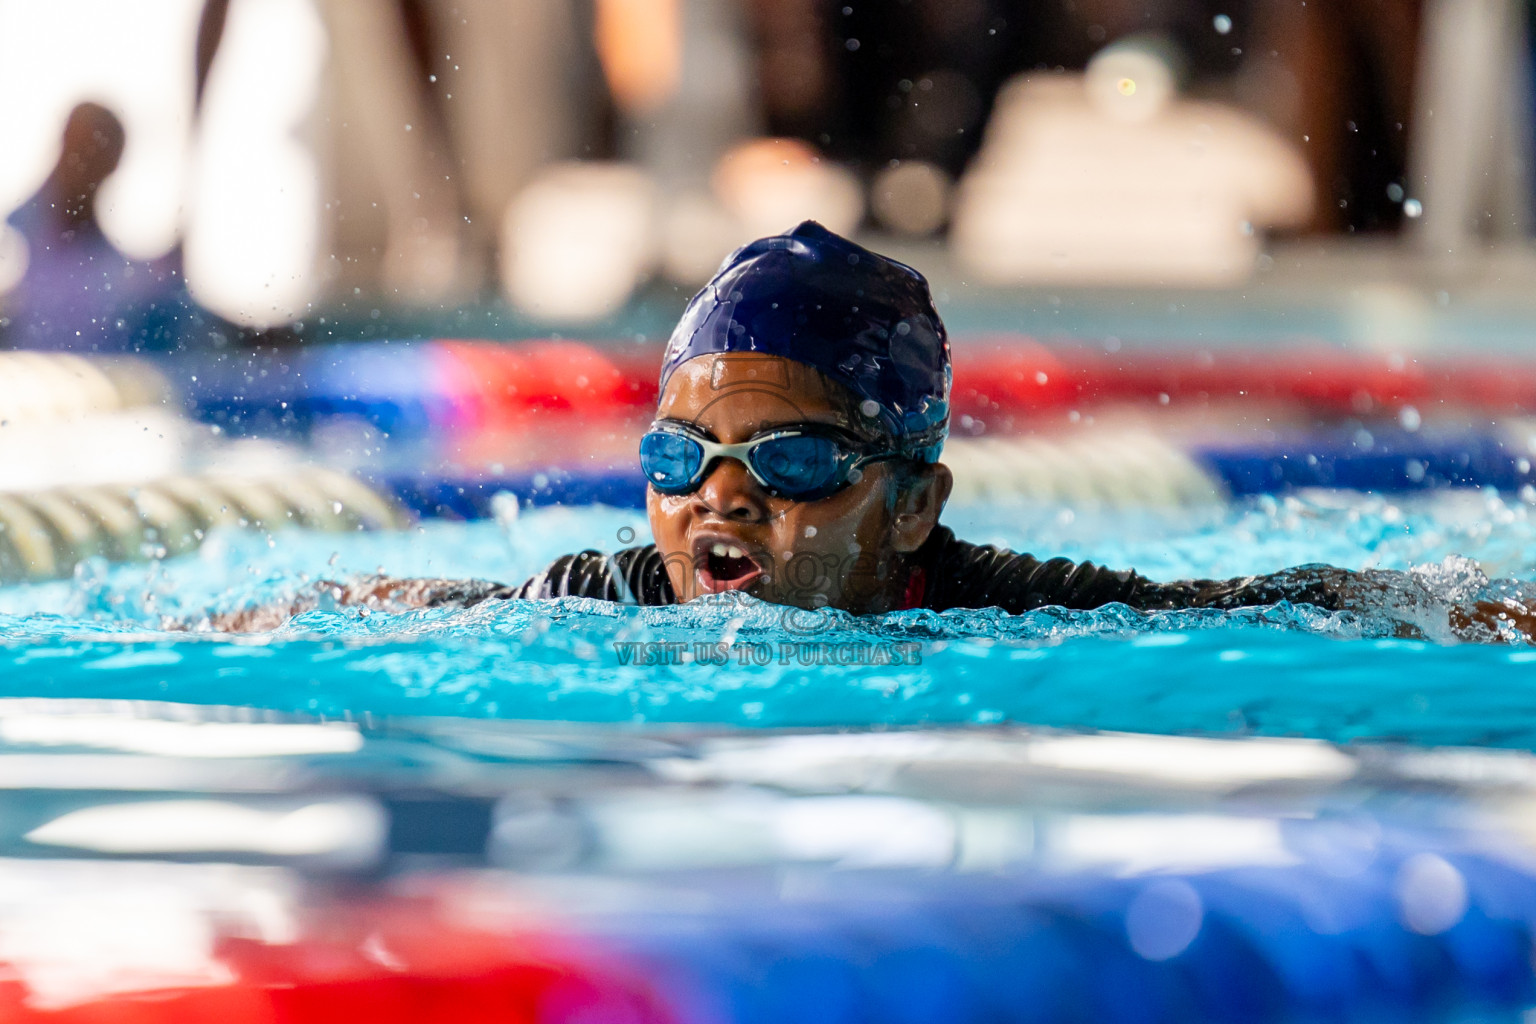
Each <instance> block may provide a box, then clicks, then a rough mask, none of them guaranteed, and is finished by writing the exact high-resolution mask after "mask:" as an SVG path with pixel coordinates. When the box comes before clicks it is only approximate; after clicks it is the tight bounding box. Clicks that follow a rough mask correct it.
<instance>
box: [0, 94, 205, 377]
mask: <svg viewBox="0 0 1536 1024" xmlns="http://www.w3.org/2000/svg"><path fill="white" fill-rule="evenodd" d="M124 141H125V139H124V133H123V126H122V122H121V121H119V120H118V118H117V117H116V115H114V114H113V113H112V112H111V111H110V110H108V109H107V108H106V107H103V106H101V105H100V104H97V103H82V104H80V105H79V106H77V107H75V108H74V110H73V111H71V112H70V115H69V119H68V121H67V123H66V124H65V127H64V136H63V151H62V152H61V154H60V155H59V160H58V163H57V164H56V165H55V167H54V169H53V171H52V173H51V174H49V176H48V179H47V180H46V181H45V182H44V183H43V186H42V188H41V189H39V190H38V192H37V194H36V195H34V196H33V197H32V198H31V199H29V200H28V201H27V202H26V203H24V204H23V205H22V206H21V207H20V208H19V209H18V210H16V212H15V213H13V214H12V215H11V216H10V218H9V224H10V225H11V226H12V227H13V228H14V229H15V231H16V232H17V233H19V235H20V237H21V240H22V243H23V245H24V250H23V251H22V255H21V256H20V257H19V258H20V259H22V260H24V261H25V264H24V265H25V270H24V271H23V273H22V274H21V275H20V279H19V281H18V283H17V285H16V287H15V290H14V291H13V292H12V293H11V294H10V295H9V296H7V297H6V299H5V305H4V307H3V314H4V315H3V317H0V326H3V334H0V336H3V339H4V340H5V342H6V343H7V344H8V345H10V346H11V347H15V348H45V349H72V350H77V351H90V352H126V351H142V350H145V349H167V348H174V347H176V345H177V343H178V337H179V332H180V325H179V324H178V322H177V320H178V314H179V312H180V310H181V309H182V307H183V305H184V303H185V299H184V294H185V293H184V290H183V288H182V286H181V280H180V274H179V271H178V269H177V268H178V263H179V261H178V260H177V259H176V258H175V256H174V255H171V256H166V257H162V258H160V259H157V260H149V261H146V260H134V259H130V258H129V257H127V256H125V255H123V254H122V253H121V252H119V251H118V250H117V249H116V248H115V247H114V246H113V245H112V243H111V242H109V241H108V240H107V237H106V236H105V235H104V234H103V233H102V230H101V226H100V224H99V223H98V221H97V217H96V201H97V193H98V191H99V190H100V188H101V184H102V182H103V181H105V180H106V179H107V177H108V176H109V175H110V174H111V173H112V172H113V171H114V170H116V169H117V163H118V160H119V159H120V158H121V157H122V153H123V144H124Z"/></svg>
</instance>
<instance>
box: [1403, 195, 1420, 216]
mask: <svg viewBox="0 0 1536 1024" xmlns="http://www.w3.org/2000/svg"><path fill="white" fill-rule="evenodd" d="M1423 213H1424V204H1423V203H1421V202H1419V201H1418V200H1417V199H1405V200H1403V216H1404V217H1419V216H1421V215H1422V214H1423Z"/></svg>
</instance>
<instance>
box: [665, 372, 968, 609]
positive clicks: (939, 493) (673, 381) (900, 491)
mask: <svg viewBox="0 0 1536 1024" xmlns="http://www.w3.org/2000/svg"><path fill="white" fill-rule="evenodd" d="M656 416H657V419H658V420H667V421H670V422H672V423H675V424H680V425H686V426H687V427H689V428H690V429H692V430H695V431H697V432H698V433H700V434H702V435H704V436H705V437H708V438H710V439H713V440H715V441H717V442H720V443H722V444H739V443H742V442H745V441H749V440H751V439H752V438H754V437H756V436H758V435H760V434H763V433H765V432H768V431H771V430H775V429H783V428H785V427H790V426H796V425H801V424H817V425H821V426H825V427H831V428H835V429H837V430H839V431H842V432H844V433H847V434H851V435H854V436H855V437H861V438H871V437H873V436H875V435H874V431H873V429H872V425H871V423H870V421H868V420H865V419H864V418H863V417H862V416H861V414H860V412H859V410H858V408H857V405H856V403H855V402H854V401H853V400H852V397H851V396H850V395H849V393H848V392H847V391H845V390H843V389H842V388H841V387H839V386H838V385H836V384H834V383H832V382H831V381H829V380H827V378H825V377H823V376H822V375H821V374H820V373H817V372H816V371H815V370H813V369H811V368H809V367H807V366H804V365H802V364H800V363H796V362H792V361H790V360H788V359H783V358H781V357H779V356H766V355H756V354H752V353H724V354H720V355H710V356H700V357H697V358H695V359H691V360H689V361H688V362H686V363H684V364H683V365H682V366H680V367H678V369H677V370H676V371H675V372H674V373H673V374H672V376H671V378H670V379H668V381H667V387H666V390H665V391H664V392H662V395H661V401H660V402H659V403H658V408H657V412H656ZM861 420H862V422H861ZM856 477H857V479H856V480H855V482H853V483H851V484H850V485H849V486H847V487H845V488H843V489H842V490H840V491H838V492H837V493H835V494H833V495H831V496H830V497H825V498H821V499H819V500H815V501H795V500H791V499H789V498H784V497H779V496H775V495H773V494H770V493H768V492H767V491H766V490H765V489H764V488H763V487H762V486H761V485H760V484H759V483H758V482H757V481H756V480H755V479H754V478H753V477H752V475H751V473H749V472H748V471H747V467H746V466H745V465H743V464H742V463H741V462H739V461H738V460H736V459H732V458H720V459H719V460H717V461H716V462H715V463H714V464H713V465H712V466H710V467H709V469H708V472H707V473H706V475H705V477H704V479H703V482H702V483H701V484H700V485H699V487H698V489H697V490H695V491H693V492H692V493H690V494H681V495H667V494H661V493H659V492H658V491H656V490H655V489H654V488H652V489H651V490H650V492H649V495H648V498H647V502H646V508H647V512H648V513H649V516H650V521H651V531H652V533H653V535H654V536H655V538H656V546H657V549H658V550H659V551H660V552H661V554H662V556H663V558H664V559H665V560H666V566H667V573H668V575H669V577H670V578H671V581H672V587H673V590H674V591H675V592H676V593H677V596H678V600H680V601H688V600H692V599H693V598H695V597H698V596H700V595H701V594H706V593H716V592H720V591H724V590H740V591H743V592H744V593H748V594H751V595H752V596H753V597H757V598H760V599H762V600H764V601H772V602H774V603H777V604H788V605H795V606H797V607H801V608H815V607H822V606H830V607H834V608H842V609H845V610H848V611H852V612H856V613H864V612H879V611H886V610H889V609H890V608H894V607H899V606H900V602H901V598H902V596H903V591H904V589H905V587H906V582H907V573H906V571H905V567H904V564H903V560H902V556H903V555H905V554H909V553H911V552H913V551H916V550H917V548H919V547H920V546H921V545H922V543H923V541H925V540H926V539H927V538H928V534H929V533H930V532H931V531H932V530H933V528H934V526H935V525H936V524H937V522H938V516H939V511H940V510H941V509H942V508H943V504H944V499H945V498H946V497H948V494H949V486H950V477H949V471H948V470H947V469H945V468H944V467H943V466H922V467H913V468H912V469H911V470H910V471H904V470H903V468H901V467H899V466H898V465H897V464H896V463H894V462H873V463H870V464H868V465H866V466H865V467H864V468H863V471H862V473H861V474H856Z"/></svg>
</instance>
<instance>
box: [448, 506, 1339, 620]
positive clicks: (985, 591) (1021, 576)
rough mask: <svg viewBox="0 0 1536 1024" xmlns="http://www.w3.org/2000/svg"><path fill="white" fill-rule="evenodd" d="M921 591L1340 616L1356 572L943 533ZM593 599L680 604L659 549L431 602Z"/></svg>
mask: <svg viewBox="0 0 1536 1024" xmlns="http://www.w3.org/2000/svg"><path fill="white" fill-rule="evenodd" d="M913 564H914V568H916V569H918V570H921V572H922V580H923V583H924V586H923V588H922V597H921V600H920V601H918V602H917V606H918V607H922V608H929V609H932V610H934V611H944V610H946V609H949V608H1001V609H1003V610H1004V611H1006V612H1009V613H1012V614H1018V613H1020V612H1026V611H1029V610H1031V609H1034V608H1043V607H1046V606H1048V605H1056V606H1060V607H1063V608H1076V609H1087V608H1098V607H1100V606H1102V605H1106V604H1114V603H1120V604H1124V605H1129V606H1130V607H1132V608H1136V609H1141V610H1151V609H1174V608H1241V607H1246V606H1252V605H1268V604H1276V603H1278V602H1281V601H1291V602H1296V603H1301V604H1311V605H1316V606H1318V607H1321V608H1325V609H1328V610H1330V611H1336V610H1339V609H1340V608H1341V607H1343V605H1344V603H1345V601H1344V597H1343V594H1342V588H1343V586H1344V585H1345V584H1346V583H1347V582H1348V581H1349V580H1350V579H1352V578H1356V577H1358V576H1359V575H1360V574H1358V573H1353V572H1350V571H1348V570H1345V569H1335V568H1331V567H1328V566H1303V567H1301V568H1299V569H1287V570H1285V571H1284V572H1279V573H1273V574H1271V575H1267V576H1244V577H1240V578H1238V579H1232V580H1185V581H1181V582H1178V583H1155V582H1153V581H1152V580H1149V579H1147V578H1146V577H1145V576H1141V575H1138V574H1137V573H1135V572H1130V571H1119V572H1116V571H1113V570H1110V569H1105V568H1103V567H1101V566H1097V565H1094V564H1093V563H1092V562H1073V561H1071V560H1070V559H1066V558H1052V559H1049V560H1047V561H1041V560H1040V559H1038V558H1035V557H1034V556H1033V555H1021V554H1017V553H1015V552H1012V551H1008V550H1006V549H1003V548H997V547H993V546H991V545H979V544H967V543H966V542H965V541H962V540H956V539H955V535H954V533H953V532H952V531H951V530H949V529H948V528H947V527H943V526H940V527H938V528H937V529H935V530H934V531H933V533H932V534H931V535H930V536H929V538H928V540H927V542H926V543H925V544H924V545H923V546H922V547H921V548H919V549H918V551H917V553H916V555H914V556H913ZM555 597H593V598H599V599H601V600H605V601H620V602H623V603H625V604H644V605H664V604H675V603H677V601H676V596H675V594H674V593H673V591H672V582H671V580H670V579H669V578H668V576H667V571H666V565H665V564H664V563H663V560H662V557H661V554H660V552H658V551H657V550H656V545H654V544H647V545H645V546H644V547H636V548H627V549H625V550H623V551H620V552H617V553H616V554H612V555H605V554H602V553H601V552H598V551H582V552H578V553H577V554H574V555H563V556H561V557H560V558H557V559H555V561H554V562H552V563H551V564H550V566H549V568H547V569H545V570H544V571H543V572H541V573H539V574H538V575H537V576H534V577H533V578H532V579H530V580H528V581H527V582H525V583H523V584H522V585H520V586H494V585H490V584H481V585H478V586H477V585H475V584H466V585H464V586H462V587H460V588H455V589H453V590H452V592H451V593H443V592H439V593H437V594H434V595H433V601H432V603H433V604H437V605H442V604H474V603H478V602H479V601H482V600H486V599H488V598H522V599H540V598H555Z"/></svg>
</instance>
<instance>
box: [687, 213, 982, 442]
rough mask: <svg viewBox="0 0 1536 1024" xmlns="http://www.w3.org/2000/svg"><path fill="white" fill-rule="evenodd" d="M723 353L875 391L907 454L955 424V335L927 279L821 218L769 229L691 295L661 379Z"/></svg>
mask: <svg viewBox="0 0 1536 1024" xmlns="http://www.w3.org/2000/svg"><path fill="white" fill-rule="evenodd" d="M716 352H757V353H761V354H763V355H774V356H782V357H784V358H785V359H792V360H794V361H795V362H797V363H803V364H805V365H806V366H809V367H812V368H813V369H816V370H819V371H820V372H821V373H823V374H825V375H826V376H827V377H830V378H831V379H832V380H835V381H837V382H838V383H839V384H842V385H843V386H844V387H846V388H848V389H849V390H850V391H852V392H853V393H854V394H855V395H857V396H858V397H859V398H861V399H864V400H865V404H864V407H865V408H870V409H872V410H873V412H874V415H875V418H877V419H878V420H879V421H880V423H881V425H882V426H883V427H884V429H885V431H886V433H888V434H889V435H890V436H891V437H892V439H894V440H895V441H896V443H897V444H898V445H899V446H900V448H901V452H902V454H903V455H906V456H908V457H910V458H913V459H916V460H918V461H920V462H937V461H938V459H939V452H940V450H941V449H942V448H943V446H944V437H945V435H946V434H948V432H949V387H950V379H951V372H950V367H949V339H948V338H947V337H946V336H945V333H944V324H943V322H942V321H940V320H939V314H938V313H937V312H936V311H935V310H934V308H933V298H932V297H931V296H930V295H929V294H928V282H927V281H926V280H924V279H923V275H921V274H919V273H918V272H917V271H915V270H913V269H912V268H911V267H909V266H907V265H905V264H903V263H897V262H896V261H895V260H892V259H887V258H886V257H884V256H881V255H879V254H878V253H873V252H870V251H869V250H868V249H865V248H863V247H862V246H858V245H855V244H854V243H852V242H850V241H848V239H846V238H843V237H841V236H840V235H836V234H833V233H832V232H830V231H828V230H827V229H826V228H824V227H822V226H821V225H820V224H817V223H816V222H815V221H810V220H808V221H806V222H805V223H803V224H801V225H800V226H799V227H797V228H795V229H794V230H793V231H790V232H788V233H787V234H783V235H773V236H771V237H768V238H759V239H758V240H757V241H755V242H752V243H750V244H749V245H746V246H743V247H742V248H740V249H738V250H736V252H734V253H732V254H731V256H730V258H729V259H727V260H726V261H725V263H724V264H723V265H722V266H721V268H720V272H719V273H717V274H716V275H715V278H714V280H712V281H710V282H709V284H707V285H705V286H704V290H703V291H701V292H699V294H697V295H695V296H694V297H693V301H692V302H690V303H688V308H687V310H685V311H684V312H683V318H682V319H681V320H680V321H679V322H678V325H677V329H676V330H674V331H673V332H672V339H671V341H669V342H668V343H667V352H666V356H665V357H664V358H663V360H662V364H661V386H662V388H663V389H665V388H666V386H667V379H668V378H669V377H671V376H672V372H673V371H674V370H676V369H677V368H678V367H679V366H681V365H682V364H683V363H685V362H687V361H688V360H690V359H692V358H694V357H695V356H702V355H710V354H713V353H716ZM868 403H873V405H872V406H870V405H868Z"/></svg>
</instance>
